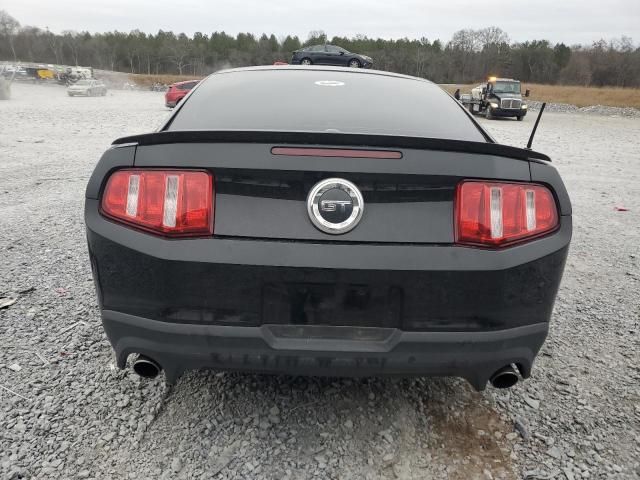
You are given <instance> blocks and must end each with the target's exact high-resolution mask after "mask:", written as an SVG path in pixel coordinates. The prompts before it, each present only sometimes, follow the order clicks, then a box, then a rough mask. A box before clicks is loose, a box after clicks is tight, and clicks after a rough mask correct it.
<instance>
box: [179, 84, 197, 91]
mask: <svg viewBox="0 0 640 480" xmlns="http://www.w3.org/2000/svg"><path fill="white" fill-rule="evenodd" d="M197 84H198V82H189V83H181V84H180V85H178V90H191V89H192V88H193V87H195V86H196V85H197Z"/></svg>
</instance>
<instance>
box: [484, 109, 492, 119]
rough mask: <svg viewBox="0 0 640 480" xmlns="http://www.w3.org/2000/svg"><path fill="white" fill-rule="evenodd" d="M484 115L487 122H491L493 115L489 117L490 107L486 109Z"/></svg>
mask: <svg viewBox="0 0 640 480" xmlns="http://www.w3.org/2000/svg"><path fill="white" fill-rule="evenodd" d="M484 114H485V117H486V119H487V120H491V119H492V118H493V115H491V107H487V109H486V110H485V112H484Z"/></svg>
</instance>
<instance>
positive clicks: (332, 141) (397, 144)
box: [113, 130, 551, 162]
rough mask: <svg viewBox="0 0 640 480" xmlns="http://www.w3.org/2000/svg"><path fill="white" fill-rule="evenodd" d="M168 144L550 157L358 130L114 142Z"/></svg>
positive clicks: (178, 134)
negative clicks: (361, 149)
mask: <svg viewBox="0 0 640 480" xmlns="http://www.w3.org/2000/svg"><path fill="white" fill-rule="evenodd" d="M167 143H269V144H274V143H275V144H294V145H300V144H304V145H335V146H350V147H378V148H412V149H419V150H442V151H447V152H464V153H478V154H482V155H497V156H499V157H507V158H514V159H518V160H544V161H547V162H550V161H551V159H550V158H549V157H548V156H547V155H545V154H543V153H540V152H535V151H533V150H527V149H524V148H518V147H511V146H509V145H502V144H500V143H491V142H468V141H465V140H447V139H441V138H424V137H403V136H397V135H365V134H358V133H326V132H279V131H264V130H249V131H245V130H216V131H208V130H190V131H180V130H174V131H166V130H165V131H161V132H153V133H145V134H141V135H132V136H129V137H122V138H119V139H117V140H115V141H114V142H113V145H122V144H137V145H162V144H167Z"/></svg>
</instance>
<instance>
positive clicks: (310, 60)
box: [291, 45, 373, 68]
mask: <svg viewBox="0 0 640 480" xmlns="http://www.w3.org/2000/svg"><path fill="white" fill-rule="evenodd" d="M291 64H292V65H332V66H335V67H352V68H371V67H372V65H373V60H372V59H371V57H367V56H366V55H360V54H359V53H351V52H348V51H347V50H345V49H344V48H342V47H337V46H335V45H312V46H310V47H305V48H303V49H301V50H296V51H295V52H293V56H292V57H291Z"/></svg>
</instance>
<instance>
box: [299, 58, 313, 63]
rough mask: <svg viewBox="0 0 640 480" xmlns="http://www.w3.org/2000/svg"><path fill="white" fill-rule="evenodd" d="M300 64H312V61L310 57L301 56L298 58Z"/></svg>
mask: <svg viewBox="0 0 640 480" xmlns="http://www.w3.org/2000/svg"><path fill="white" fill-rule="evenodd" d="M300 65H313V62H312V61H311V59H310V58H303V59H302V60H300Z"/></svg>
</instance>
